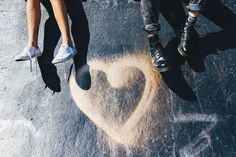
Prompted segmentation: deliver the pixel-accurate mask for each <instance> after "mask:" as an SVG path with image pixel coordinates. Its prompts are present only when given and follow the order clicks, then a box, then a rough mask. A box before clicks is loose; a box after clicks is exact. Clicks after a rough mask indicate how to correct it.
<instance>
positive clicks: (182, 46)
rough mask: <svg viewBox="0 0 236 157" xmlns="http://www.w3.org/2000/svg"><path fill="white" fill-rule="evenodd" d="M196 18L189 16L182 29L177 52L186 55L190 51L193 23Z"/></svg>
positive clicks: (192, 38)
mask: <svg viewBox="0 0 236 157" xmlns="http://www.w3.org/2000/svg"><path fill="white" fill-rule="evenodd" d="M196 20H197V18H196V17H191V16H189V17H188V19H187V21H186V23H185V26H184V28H183V30H182V31H181V35H180V43H179V46H178V51H179V53H180V54H181V55H182V56H184V57H188V56H189V55H190V53H191V51H192V46H193V40H194V34H195V32H194V28H193V27H194V24H195V23H196Z"/></svg>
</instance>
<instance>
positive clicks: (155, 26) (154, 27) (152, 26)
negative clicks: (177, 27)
mask: <svg viewBox="0 0 236 157" xmlns="http://www.w3.org/2000/svg"><path fill="white" fill-rule="evenodd" d="M143 30H144V31H146V32H153V31H160V30H161V25H160V24H158V23H151V24H146V25H144V26H143Z"/></svg>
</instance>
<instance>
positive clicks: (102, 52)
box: [0, 0, 236, 157]
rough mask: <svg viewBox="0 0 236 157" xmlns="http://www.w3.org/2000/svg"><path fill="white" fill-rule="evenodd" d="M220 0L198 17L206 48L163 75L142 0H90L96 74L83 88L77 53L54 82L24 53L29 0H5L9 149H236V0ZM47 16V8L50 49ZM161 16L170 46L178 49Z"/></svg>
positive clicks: (224, 152)
mask: <svg viewBox="0 0 236 157" xmlns="http://www.w3.org/2000/svg"><path fill="white" fill-rule="evenodd" d="M210 1H213V0H210ZM214 2H217V3H216V6H215V7H214V6H213V7H211V8H210V9H209V10H208V12H207V13H205V14H203V16H201V17H200V19H199V20H198V23H197V25H196V30H197V32H198V33H199V34H200V36H201V37H200V39H201V40H200V42H199V43H200V44H199V45H198V47H197V48H196V50H197V51H196V52H195V53H197V54H199V55H197V57H196V58H194V59H189V60H188V61H187V62H186V63H185V64H184V65H182V66H181V68H179V69H175V70H173V71H171V72H168V73H164V74H162V75H160V74H159V73H158V72H155V71H153V70H152V66H151V64H150V57H149V52H148V47H147V40H146V38H145V33H144V32H143V31H142V29H141V26H142V19H141V16H140V11H139V4H138V3H132V2H130V3H128V0H120V1H119V0H115V1H113V0H105V1H104V0H93V1H92V0H91V1H90V0H89V1H88V2H87V3H84V6H85V11H86V14H87V16H88V21H89V29H90V44H89V50H88V65H89V66H90V75H91V82H92V83H91V87H90V89H89V90H83V89H81V88H80V87H79V86H77V85H76V83H75V80H74V76H73V74H72V75H71V77H70V81H69V82H68V80H67V79H68V77H69V71H70V65H71V63H72V62H71V61H69V62H68V63H63V64H61V65H57V66H56V67H57V69H55V67H54V70H55V71H54V72H57V73H58V75H56V74H55V75H54V76H55V77H56V78H57V79H55V77H51V74H50V73H47V74H44V75H46V76H48V77H46V78H49V79H50V78H52V79H51V80H49V82H47V81H45V79H42V77H41V73H40V70H39V68H38V70H36V66H35V65H34V69H33V73H32V74H31V73H30V72H29V62H21V63H17V62H14V60H13V58H14V56H15V55H16V54H18V53H19V52H20V51H21V50H22V48H23V47H24V46H25V44H26V43H27V27H26V26H27V25H26V18H25V16H26V14H25V2H23V0H11V1H9V0H0V21H1V22H0V45H1V46H0V157H64V156H65V157H87V156H90V157H108V156H114V157H125V156H127V157H143V156H147V157H156V156H161V157H170V156H171V157H172V156H173V157H175V156H177V157H200V156H204V157H211V156H215V157H234V156H236V131H235V130H236V83H235V82H236V74H235V72H236V62H235V60H236V36H235V35H236V33H235V32H236V30H235V28H236V15H235V14H236V1H235V0H228V1H226V0H225V1H218V0H216V1H215V0H214ZM217 7H218V8H217ZM219 8H220V9H219ZM219 10H220V11H219ZM172 16H173V15H172ZM47 17H48V15H47V12H46V11H45V10H44V9H43V19H42V24H41V29H40V47H41V49H43V30H44V29H43V28H44V27H43V26H44V22H45V20H46V19H47ZM160 22H161V25H162V31H161V34H160V35H161V40H162V41H163V44H164V45H165V46H166V51H167V52H169V53H176V54H177V52H176V49H175V46H176V43H175V40H173V37H174V36H175V35H174V31H173V29H172V28H171V27H170V25H169V24H168V23H167V21H166V20H165V19H164V18H163V16H161V18H160ZM234 26H235V27H234ZM234 33H235V34H234ZM56 50H57V49H56ZM55 52H56V51H55ZM46 69H47V67H46ZM56 70H57V71H56ZM36 71H38V72H36ZM42 75H43V74H42ZM52 82H53V83H54V86H53V87H51V86H50V84H52ZM55 82H58V84H57V83H55ZM45 84H46V88H45ZM55 85H56V87H55Z"/></svg>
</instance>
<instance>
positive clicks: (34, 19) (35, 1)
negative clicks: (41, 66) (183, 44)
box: [14, 0, 41, 61]
mask: <svg viewBox="0 0 236 157" xmlns="http://www.w3.org/2000/svg"><path fill="white" fill-rule="evenodd" d="M40 19H41V8H40V0H28V1H27V24H28V45H27V46H26V47H25V48H24V49H23V51H22V52H21V53H20V54H19V55H17V56H15V58H14V59H15V61H25V60H29V59H30V60H31V58H33V57H37V56H40V55H41V51H40V50H39V48H38V33H39V25H40Z"/></svg>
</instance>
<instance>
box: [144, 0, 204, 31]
mask: <svg viewBox="0 0 236 157" xmlns="http://www.w3.org/2000/svg"><path fill="white" fill-rule="evenodd" d="M162 1H165V0H142V1H141V5H140V8H141V14H142V18H143V24H144V30H145V31H147V32H151V31H158V30H160V25H159V22H158V21H159V12H160V7H162V6H161V4H160V3H162ZM177 1H178V0H177ZM179 1H180V0H179ZM182 1H183V2H184V3H186V4H187V6H186V8H187V10H189V11H196V12H201V11H202V9H203V8H204V6H205V3H206V0H182ZM170 3H171V2H170Z"/></svg>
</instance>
